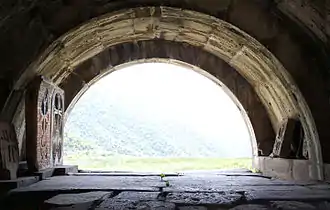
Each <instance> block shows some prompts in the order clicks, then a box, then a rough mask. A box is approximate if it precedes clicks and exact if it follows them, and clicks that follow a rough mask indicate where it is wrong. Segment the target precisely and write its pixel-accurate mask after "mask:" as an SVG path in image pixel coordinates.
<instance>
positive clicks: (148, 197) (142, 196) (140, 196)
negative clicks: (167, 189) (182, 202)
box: [115, 192, 159, 201]
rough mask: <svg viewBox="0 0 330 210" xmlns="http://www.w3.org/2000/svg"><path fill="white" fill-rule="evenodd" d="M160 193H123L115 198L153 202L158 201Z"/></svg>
mask: <svg viewBox="0 0 330 210" xmlns="http://www.w3.org/2000/svg"><path fill="white" fill-rule="evenodd" d="M158 195H159V192H122V193H120V194H119V195H117V196H116V197H115V199H121V200H138V201H153V200H157V198H158Z"/></svg>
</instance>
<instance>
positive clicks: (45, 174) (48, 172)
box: [33, 168, 54, 180]
mask: <svg viewBox="0 0 330 210" xmlns="http://www.w3.org/2000/svg"><path fill="white" fill-rule="evenodd" d="M33 174H34V175H35V176H38V177H39V179H40V180H44V179H47V178H49V177H52V176H53V175H54V169H53V168H47V169H43V170H40V171H36V172H34V173H33Z"/></svg>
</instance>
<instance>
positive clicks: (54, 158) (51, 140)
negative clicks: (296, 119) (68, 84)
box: [25, 77, 64, 171]
mask: <svg viewBox="0 0 330 210" xmlns="http://www.w3.org/2000/svg"><path fill="white" fill-rule="evenodd" d="M26 95H27V96H26V109H25V113H26V114H25V115H26V132H27V150H28V153H29V155H28V160H27V161H28V165H29V169H30V170H31V171H38V170H44V169H48V168H52V167H53V166H56V165H61V164H62V161H63V159H62V158H63V157H62V150H63V116H64V92H63V90H61V89H60V88H58V87H56V86H55V85H54V84H52V83H51V82H50V81H48V80H46V79H45V78H43V77H36V78H35V79H34V81H33V82H32V83H31V84H30V86H29V87H28V90H27V94H26Z"/></svg>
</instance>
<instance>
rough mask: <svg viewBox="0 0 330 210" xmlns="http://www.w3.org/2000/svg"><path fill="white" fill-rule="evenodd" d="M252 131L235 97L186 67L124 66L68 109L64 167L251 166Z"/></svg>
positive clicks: (162, 169)
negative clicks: (69, 165)
mask: <svg viewBox="0 0 330 210" xmlns="http://www.w3.org/2000/svg"><path fill="white" fill-rule="evenodd" d="M254 141H255V137H254V133H253V129H252V126H251V125H250V122H249V119H248V117H247V114H246V113H245V110H244V109H243V108H242V106H241V105H240V103H239V102H238V100H237V99H236V98H235V96H234V95H233V94H232V93H231V92H230V91H229V90H228V88H227V87H226V86H225V85H223V84H222V83H221V82H220V81H218V80H217V79H216V78H214V77H212V76H210V75H208V73H206V72H204V71H202V70H200V69H198V70H197V68H194V69H192V68H191V67H190V66H188V65H178V64H174V63H169V62H160V61H159V62H154V61H153V62H144V63H133V64H129V65H124V67H121V68H118V69H116V70H112V71H110V72H108V73H107V74H106V75H103V76H102V77H100V78H99V79H97V80H95V81H93V82H92V83H91V84H90V85H89V87H88V89H87V90H85V92H84V93H83V94H82V95H81V97H80V98H79V100H78V101H77V102H76V104H75V105H74V107H73V108H72V109H71V111H70V113H69V115H68V118H67V121H66V123H65V130H64V164H76V165H79V168H81V169H86V170H103V171H130V172H184V171H191V170H219V169H234V168H248V169H250V168H251V166H252V154H253V151H252V150H253V142H254Z"/></svg>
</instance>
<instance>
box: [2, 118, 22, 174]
mask: <svg viewBox="0 0 330 210" xmlns="http://www.w3.org/2000/svg"><path fill="white" fill-rule="evenodd" d="M18 162H19V154H18V142H17V137H16V133H15V129H14V126H13V125H12V124H11V123H8V122H5V121H0V180H13V179H16V178H17V169H18Z"/></svg>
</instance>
